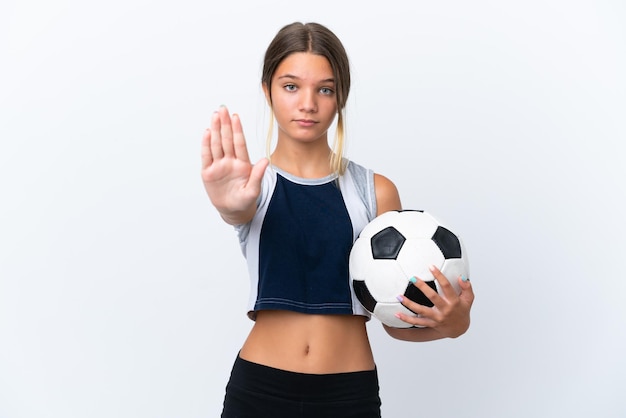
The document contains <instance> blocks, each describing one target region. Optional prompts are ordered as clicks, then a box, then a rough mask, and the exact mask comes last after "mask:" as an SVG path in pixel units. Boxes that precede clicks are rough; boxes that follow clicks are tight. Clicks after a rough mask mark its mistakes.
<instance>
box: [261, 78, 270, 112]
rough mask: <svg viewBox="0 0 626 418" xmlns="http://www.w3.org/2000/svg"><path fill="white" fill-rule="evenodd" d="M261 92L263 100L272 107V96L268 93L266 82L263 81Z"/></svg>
mask: <svg viewBox="0 0 626 418" xmlns="http://www.w3.org/2000/svg"><path fill="white" fill-rule="evenodd" d="M262 87H263V94H265V100H266V101H267V104H268V106H269V107H272V96H271V94H270V89H269V87H268V86H267V83H263V86H262Z"/></svg>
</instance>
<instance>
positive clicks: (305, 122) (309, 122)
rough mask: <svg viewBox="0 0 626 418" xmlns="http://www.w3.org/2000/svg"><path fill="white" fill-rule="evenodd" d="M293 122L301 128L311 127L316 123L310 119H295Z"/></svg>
mask: <svg viewBox="0 0 626 418" xmlns="http://www.w3.org/2000/svg"><path fill="white" fill-rule="evenodd" d="M295 122H296V123H297V124H298V125H299V126H303V127H309V126H313V125H315V124H316V123H317V121H315V120H312V119H296V120H295Z"/></svg>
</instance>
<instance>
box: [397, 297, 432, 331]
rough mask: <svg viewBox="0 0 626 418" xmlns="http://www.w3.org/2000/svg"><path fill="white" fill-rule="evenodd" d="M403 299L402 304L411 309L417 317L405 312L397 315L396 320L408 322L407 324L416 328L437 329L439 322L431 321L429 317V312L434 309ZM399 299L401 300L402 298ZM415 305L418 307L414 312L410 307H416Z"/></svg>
mask: <svg viewBox="0 0 626 418" xmlns="http://www.w3.org/2000/svg"><path fill="white" fill-rule="evenodd" d="M403 298H404V301H403V302H402V304H403V305H404V306H405V307H407V308H409V309H410V310H411V311H413V313H415V315H417V316H415V315H408V314H406V313H404V312H397V313H396V314H395V316H396V318H398V319H400V320H402V321H404V322H406V323H407V324H411V325H413V326H416V327H435V326H436V325H437V322H436V321H435V320H433V319H431V318H430V316H428V311H431V310H432V308H428V307H426V306H423V305H419V304H415V303H414V302H412V301H411V300H409V299H408V298H407V297H403ZM398 299H400V297H399V298H398ZM405 302H406V303H405ZM414 305H417V306H416V310H413V309H411V308H410V307H409V306H414Z"/></svg>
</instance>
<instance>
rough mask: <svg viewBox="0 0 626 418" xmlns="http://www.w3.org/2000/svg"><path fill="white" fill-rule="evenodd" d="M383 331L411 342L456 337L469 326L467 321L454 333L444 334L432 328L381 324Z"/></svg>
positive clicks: (463, 332) (398, 338)
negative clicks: (398, 326) (397, 326)
mask: <svg viewBox="0 0 626 418" xmlns="http://www.w3.org/2000/svg"><path fill="white" fill-rule="evenodd" d="M383 327H384V328H385V331H386V332H387V334H389V335H390V336H391V337H393V338H395V339H397V340H401V341H411V342H417V343H420V342H427V341H435V340H440V339H442V338H457V337H460V336H461V335H463V334H465V332H466V331H467V330H468V328H469V322H468V323H467V325H466V326H463V327H461V328H459V329H458V330H457V332H455V333H454V334H451V335H444V334H442V333H440V332H439V331H437V330H436V329H434V328H427V327H424V328H393V327H389V326H387V325H384V324H383Z"/></svg>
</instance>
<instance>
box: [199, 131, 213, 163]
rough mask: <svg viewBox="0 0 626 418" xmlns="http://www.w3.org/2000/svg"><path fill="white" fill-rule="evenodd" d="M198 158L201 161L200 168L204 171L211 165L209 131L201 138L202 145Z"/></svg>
mask: <svg viewBox="0 0 626 418" xmlns="http://www.w3.org/2000/svg"><path fill="white" fill-rule="evenodd" d="M200 157H201V160H202V168H203V169H205V168H207V167H208V166H210V165H211V164H212V163H213V156H212V155H211V129H207V130H206V131H205V132H204V135H203V136H202V144H201V145H200Z"/></svg>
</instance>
